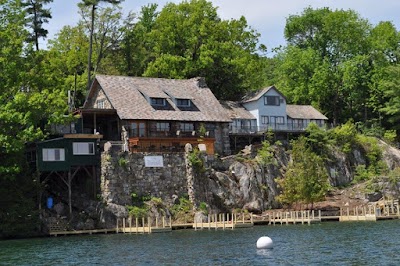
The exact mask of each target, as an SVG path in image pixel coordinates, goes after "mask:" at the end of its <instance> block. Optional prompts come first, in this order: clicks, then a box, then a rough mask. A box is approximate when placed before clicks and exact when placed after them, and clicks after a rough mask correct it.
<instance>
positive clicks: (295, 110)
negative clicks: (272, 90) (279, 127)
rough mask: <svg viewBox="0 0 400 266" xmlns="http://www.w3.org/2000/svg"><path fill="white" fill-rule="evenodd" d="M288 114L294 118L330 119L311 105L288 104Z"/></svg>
mask: <svg viewBox="0 0 400 266" xmlns="http://www.w3.org/2000/svg"><path fill="white" fill-rule="evenodd" d="M286 114H287V116H288V117H290V118H293V119H319V120H328V118H327V117H326V116H324V115H323V114H321V113H320V112H319V111H318V110H317V109H315V108H314V107H312V106H311V105H293V104H288V105H286Z"/></svg>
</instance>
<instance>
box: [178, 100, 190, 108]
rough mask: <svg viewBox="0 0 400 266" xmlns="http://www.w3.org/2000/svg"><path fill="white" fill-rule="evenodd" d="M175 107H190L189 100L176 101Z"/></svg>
mask: <svg viewBox="0 0 400 266" xmlns="http://www.w3.org/2000/svg"><path fill="white" fill-rule="evenodd" d="M176 106H178V107H190V100H189V99H177V100H176Z"/></svg>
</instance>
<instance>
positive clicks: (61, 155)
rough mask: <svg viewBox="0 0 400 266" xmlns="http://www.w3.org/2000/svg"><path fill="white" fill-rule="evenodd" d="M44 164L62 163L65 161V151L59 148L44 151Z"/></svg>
mask: <svg viewBox="0 0 400 266" xmlns="http://www.w3.org/2000/svg"><path fill="white" fill-rule="evenodd" d="M42 154H43V162H61V161H65V150H64V149H58V148H51V149H43V150H42Z"/></svg>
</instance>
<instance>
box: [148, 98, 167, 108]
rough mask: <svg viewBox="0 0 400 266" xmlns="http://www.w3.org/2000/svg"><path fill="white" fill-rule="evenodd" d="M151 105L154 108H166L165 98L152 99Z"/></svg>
mask: <svg viewBox="0 0 400 266" xmlns="http://www.w3.org/2000/svg"><path fill="white" fill-rule="evenodd" d="M150 103H151V105H153V106H165V99H164V98H150Z"/></svg>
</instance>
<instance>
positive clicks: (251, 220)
mask: <svg viewBox="0 0 400 266" xmlns="http://www.w3.org/2000/svg"><path fill="white" fill-rule="evenodd" d="M250 222H251V224H254V221H253V213H252V212H251V213H250Z"/></svg>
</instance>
